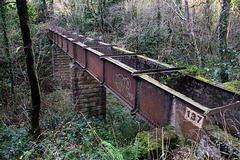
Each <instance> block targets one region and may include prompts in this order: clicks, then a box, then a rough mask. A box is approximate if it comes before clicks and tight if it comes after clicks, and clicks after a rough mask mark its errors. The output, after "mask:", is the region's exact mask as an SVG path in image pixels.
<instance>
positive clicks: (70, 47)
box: [67, 38, 74, 58]
mask: <svg viewBox="0 0 240 160" xmlns="http://www.w3.org/2000/svg"><path fill="white" fill-rule="evenodd" d="M67 40H68V52H67V53H68V55H69V56H70V57H71V58H73V57H74V39H72V38H68V39H67Z"/></svg>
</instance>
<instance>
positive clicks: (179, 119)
mask: <svg viewBox="0 0 240 160" xmlns="http://www.w3.org/2000/svg"><path fill="white" fill-rule="evenodd" d="M189 109H190V110H189ZM188 111H190V112H188ZM203 113H204V112H203V111H202V110H201V109H199V108H197V107H195V106H193V105H191V104H189V103H187V102H186V101H184V100H182V99H180V98H178V97H174V98H173V102H172V111H171V116H170V118H171V119H170V120H171V125H172V126H174V127H175V128H176V129H177V130H179V131H180V132H181V133H184V134H187V135H188V136H189V137H190V138H192V139H194V140H199V138H200V136H201V134H200V133H201V128H202V127H203V126H205V125H206V124H207V121H206V118H205V116H204V115H203ZM199 115H200V116H201V118H200V117H199ZM187 117H189V118H187ZM196 122H198V123H199V124H201V125H200V126H197V125H195V123H196Z"/></svg>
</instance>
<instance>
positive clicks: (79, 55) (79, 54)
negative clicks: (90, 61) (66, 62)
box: [76, 44, 86, 68]
mask: <svg viewBox="0 0 240 160" xmlns="http://www.w3.org/2000/svg"><path fill="white" fill-rule="evenodd" d="M76 52H77V58H76V59H77V62H78V63H79V64H80V65H81V66H82V67H83V68H85V67H86V63H85V59H86V53H85V50H84V49H83V47H82V46H80V45H79V44H77V45H76Z"/></svg>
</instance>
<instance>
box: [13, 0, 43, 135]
mask: <svg viewBox="0 0 240 160" xmlns="http://www.w3.org/2000/svg"><path fill="white" fill-rule="evenodd" d="M17 10H18V15H19V19H20V26H21V31H22V39H23V44H24V52H25V56H26V64H27V73H28V78H29V83H30V87H31V101H32V107H31V109H30V118H31V130H30V133H31V134H32V135H33V137H34V139H37V138H38V137H39V135H40V127H39V112H40V105H41V101H40V90H39V83H38V78H37V74H36V71H35V66H34V65H35V61H34V55H33V49H32V40H31V37H30V29H29V26H28V21H29V17H28V12H27V11H28V8H27V2H26V0H17Z"/></svg>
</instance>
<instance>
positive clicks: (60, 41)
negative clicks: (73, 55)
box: [58, 35, 63, 48]
mask: <svg viewBox="0 0 240 160" xmlns="http://www.w3.org/2000/svg"><path fill="white" fill-rule="evenodd" d="M62 39H63V37H62V36H61V35H59V37H58V41H59V43H58V46H59V47H60V48H62V45H63V44H62V41H63V40H62Z"/></svg>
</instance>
